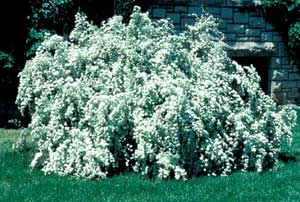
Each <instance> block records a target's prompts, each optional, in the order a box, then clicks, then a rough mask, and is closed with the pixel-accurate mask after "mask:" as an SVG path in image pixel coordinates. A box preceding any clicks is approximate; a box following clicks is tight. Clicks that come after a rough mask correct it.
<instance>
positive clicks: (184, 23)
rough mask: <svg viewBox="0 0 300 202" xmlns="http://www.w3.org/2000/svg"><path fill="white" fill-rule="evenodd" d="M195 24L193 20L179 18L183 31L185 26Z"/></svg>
mask: <svg viewBox="0 0 300 202" xmlns="http://www.w3.org/2000/svg"><path fill="white" fill-rule="evenodd" d="M193 24H195V18H181V28H182V29H184V28H185V27H186V26H187V25H193Z"/></svg>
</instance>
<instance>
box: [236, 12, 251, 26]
mask: <svg viewBox="0 0 300 202" xmlns="http://www.w3.org/2000/svg"><path fill="white" fill-rule="evenodd" d="M233 19H234V20H233V21H234V23H243V24H245V23H248V21H249V17H248V13H234V17H233Z"/></svg>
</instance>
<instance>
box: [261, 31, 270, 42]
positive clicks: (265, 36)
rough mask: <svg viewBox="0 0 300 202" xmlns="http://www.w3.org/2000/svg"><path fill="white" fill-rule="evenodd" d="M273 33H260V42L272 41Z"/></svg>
mask: <svg viewBox="0 0 300 202" xmlns="http://www.w3.org/2000/svg"><path fill="white" fill-rule="evenodd" d="M272 39H273V33H272V32H262V33H261V40H262V41H272Z"/></svg>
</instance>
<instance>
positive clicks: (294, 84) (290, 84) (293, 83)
mask: <svg viewBox="0 0 300 202" xmlns="http://www.w3.org/2000/svg"><path fill="white" fill-rule="evenodd" d="M282 88H288V89H290V88H297V81H283V82H282Z"/></svg>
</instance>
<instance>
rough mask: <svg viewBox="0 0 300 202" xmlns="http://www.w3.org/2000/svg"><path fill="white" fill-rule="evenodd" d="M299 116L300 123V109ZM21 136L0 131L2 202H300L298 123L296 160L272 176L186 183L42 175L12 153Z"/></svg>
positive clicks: (26, 159)
mask: <svg viewBox="0 0 300 202" xmlns="http://www.w3.org/2000/svg"><path fill="white" fill-rule="evenodd" d="M298 115H299V117H298V123H300V109H299V110H298ZM18 134H19V131H16V130H0V201H1V202H2V201H3V202H19V201H20V202H29V201H32V202H46V201H47V202H48V201H53V202H54V201H55V202H61V201H62V202H65V201H66V202H68V201H69V202H96V201H97V202H98V201H99V202H108V201H112V202H115V201H116V202H117V201H120V202H121V201H122V202H129V201H130V202H133V201H136V202H144V201H146V202H148V201H149V202H150V201H156V202H161V201H162V202H168V201H184V202H192V201H213V202H217V201H222V202H223V201H264V202H267V201H284V202H285V201H295V202H296V201H300V158H299V157H300V124H298V127H297V128H295V129H294V131H293V134H294V136H295V139H294V141H293V144H292V145H293V147H292V150H291V155H293V156H295V157H296V158H297V161H296V162H288V163H282V164H281V166H280V168H279V170H277V171H273V172H264V173H260V174H259V173H254V172H253V173H234V174H232V175H230V176H228V177H201V178H197V179H192V180H189V181H185V182H184V181H175V180H150V179H148V178H145V177H143V176H141V175H137V174H124V175H119V176H115V177H112V178H109V179H106V180H103V181H91V180H77V179H74V178H71V177H59V176H56V175H44V174H43V173H42V172H41V171H38V170H33V171H32V170H30V168H29V167H28V165H29V162H30V158H31V157H30V155H31V153H30V152H29V151H27V152H25V153H17V152H13V151H12V149H11V145H12V144H13V143H14V142H15V141H16V140H17V137H18ZM298 159H299V160H298Z"/></svg>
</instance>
